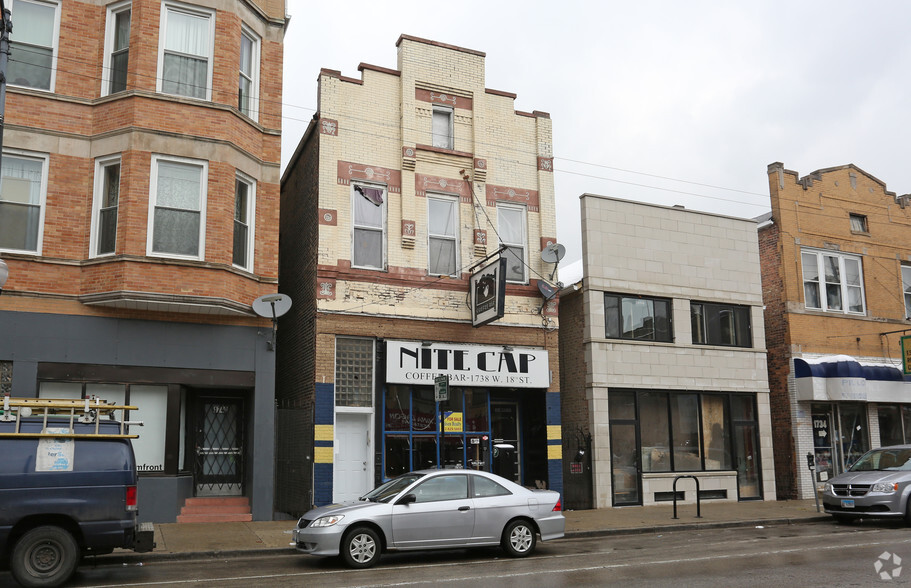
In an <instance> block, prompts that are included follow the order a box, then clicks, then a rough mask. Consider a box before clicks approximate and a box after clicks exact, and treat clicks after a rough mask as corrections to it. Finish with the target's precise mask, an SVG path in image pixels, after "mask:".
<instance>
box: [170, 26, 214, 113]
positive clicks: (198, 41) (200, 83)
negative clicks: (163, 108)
mask: <svg viewBox="0 0 911 588" xmlns="http://www.w3.org/2000/svg"><path fill="white" fill-rule="evenodd" d="M167 29H168V30H167V34H166V37H165V54H164V68H163V72H162V81H161V85H162V91H163V92H167V93H169V94H179V95H181V96H190V97H192V98H205V97H206V85H207V82H208V56H209V48H210V41H209V19H208V18H207V17H203V16H196V15H192V14H186V13H184V12H178V11H175V10H171V11H169V12H168V24H167Z"/></svg>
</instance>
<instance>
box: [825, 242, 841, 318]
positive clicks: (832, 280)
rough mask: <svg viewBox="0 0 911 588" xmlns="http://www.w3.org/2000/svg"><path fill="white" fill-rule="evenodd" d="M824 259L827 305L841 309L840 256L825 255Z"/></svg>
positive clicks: (829, 307)
mask: <svg viewBox="0 0 911 588" xmlns="http://www.w3.org/2000/svg"><path fill="white" fill-rule="evenodd" d="M822 260H823V267H824V268H825V272H826V307H827V308H828V309H829V310H841V273H840V271H839V267H838V258H837V257H833V256H830V255H825V256H823V258H822Z"/></svg>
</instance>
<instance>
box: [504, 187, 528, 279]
mask: <svg viewBox="0 0 911 588" xmlns="http://www.w3.org/2000/svg"><path fill="white" fill-rule="evenodd" d="M497 233H498V234H499V236H500V244H501V245H506V247H507V248H506V281H507V282H521V283H523V284H524V283H525V282H526V281H527V278H526V273H525V267H526V259H525V248H526V244H527V243H528V237H527V236H526V231H525V207H524V206H510V205H506V204H499V205H497Z"/></svg>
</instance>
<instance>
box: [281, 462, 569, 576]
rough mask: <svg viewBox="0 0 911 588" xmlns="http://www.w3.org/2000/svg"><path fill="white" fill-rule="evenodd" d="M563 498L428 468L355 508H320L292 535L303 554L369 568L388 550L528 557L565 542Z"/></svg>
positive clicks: (477, 475)
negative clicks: (466, 550) (546, 544)
mask: <svg viewBox="0 0 911 588" xmlns="http://www.w3.org/2000/svg"><path fill="white" fill-rule="evenodd" d="M565 526H566V520H565V519H564V518H563V512H562V506H561V503H560V494H559V493H558V492H554V491H553V490H530V489H528V488H524V487H522V486H519V485H518V484H515V483H513V482H510V481H509V480H507V479H505V478H501V477H500V476H495V475H493V474H489V473H486V472H478V471H473V470H422V471H418V472H412V473H409V474H403V475H401V476H399V477H397V478H393V479H392V480H389V481H388V482H386V483H385V484H382V485H381V486H378V487H377V488H375V489H374V490H372V491H371V492H369V493H367V494H366V495H364V496H362V497H361V498H360V500H358V501H356V502H349V503H345V504H334V505H330V506H323V507H320V508H315V509H313V510H311V511H309V512H307V513H306V514H304V516H303V517H301V519H300V520H299V521H298V523H297V527H296V528H295V529H294V530H293V531H292V537H293V539H294V543H292V545H294V546H295V547H296V548H297V550H298V551H301V552H303V553H308V554H311V555H323V556H336V555H339V554H341V556H342V558H343V559H344V560H345V563H347V564H348V565H349V566H351V567H354V568H366V567H370V566H372V565H373V564H375V563H376V562H377V560H378V559H379V557H380V554H381V553H383V552H384V551H394V550H408V549H445V548H456V547H481V546H489V545H501V546H502V547H503V549H504V550H505V551H506V553H507V554H509V555H511V556H513V557H525V556H527V555H530V554H531V553H532V552H533V551H534V549H535V543H536V539H537V536H538V535H540V537H541V540H542V541H546V540H549V539H558V538H560V537H562V536H563V532H564V529H565Z"/></svg>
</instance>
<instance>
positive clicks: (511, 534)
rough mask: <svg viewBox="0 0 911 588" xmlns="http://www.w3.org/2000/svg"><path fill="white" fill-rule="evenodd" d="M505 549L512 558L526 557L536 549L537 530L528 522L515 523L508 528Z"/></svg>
mask: <svg viewBox="0 0 911 588" xmlns="http://www.w3.org/2000/svg"><path fill="white" fill-rule="evenodd" d="M503 534H504V537H503V548H504V549H505V550H506V552H507V553H508V554H509V555H511V556H512V557H525V556H526V555H530V554H531V552H532V551H534V549H535V539H536V538H535V530H534V528H533V527H532V526H531V525H529V524H528V523H527V522H526V521H522V520H518V521H513V522H511V523H510V524H509V525H507V526H506V530H505V531H504V533H503Z"/></svg>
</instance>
